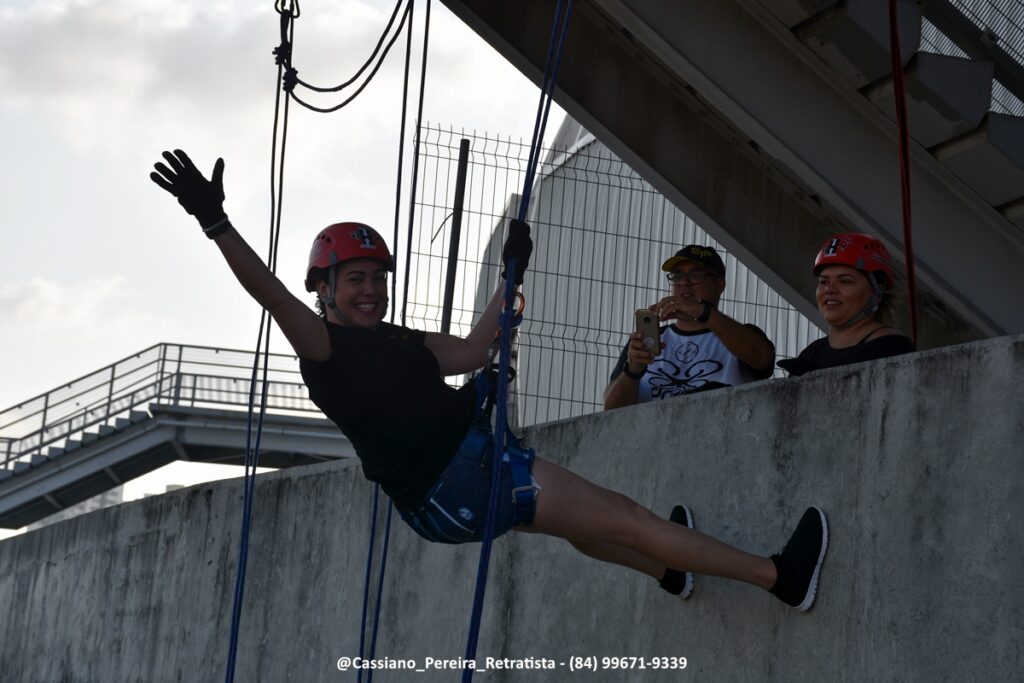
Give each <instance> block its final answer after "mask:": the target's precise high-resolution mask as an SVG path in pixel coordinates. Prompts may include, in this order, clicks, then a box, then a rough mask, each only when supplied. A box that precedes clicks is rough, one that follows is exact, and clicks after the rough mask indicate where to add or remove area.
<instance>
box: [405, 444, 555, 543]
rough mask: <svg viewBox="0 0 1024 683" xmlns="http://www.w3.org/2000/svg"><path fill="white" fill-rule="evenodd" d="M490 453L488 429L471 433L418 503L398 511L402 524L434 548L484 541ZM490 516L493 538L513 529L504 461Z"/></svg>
mask: <svg viewBox="0 0 1024 683" xmlns="http://www.w3.org/2000/svg"><path fill="white" fill-rule="evenodd" d="M492 453H494V436H493V435H492V434H491V430H490V428H489V427H484V426H479V425H473V426H472V427H470V428H469V432H468V433H467V434H466V438H465V439H463V441H462V444H461V445H460V446H459V450H458V451H456V453H455V455H454V456H453V457H452V460H451V462H450V463H448V466H447V467H446V468H445V470H444V471H443V472H442V473H441V476H440V477H438V479H437V482H436V483H435V484H434V486H433V487H431V489H430V490H429V491H428V492H427V495H426V496H424V498H423V502H422V503H421V504H420V505H418V506H416V507H414V508H412V509H411V510H399V511H398V512H399V514H400V515H401V516H402V519H404V520H405V523H406V524H408V525H409V526H411V527H412V529H413V531H415V532H416V533H417V534H419V535H420V536H422V537H423V538H425V539H427V540H428V541H433V542H435V543H469V542H472V541H481V540H483V536H484V524H485V522H486V518H487V505H488V499H489V497H490V493H491V470H492V467H493V464H494V458H493V457H492ZM528 453H529V460H530V468H531V470H532V469H533V457H534V453H533V450H532V449H528ZM506 458H507V456H506ZM534 487H535V488H536V484H534ZM495 515H496V517H495V520H494V538H497V537H498V536H501V535H502V534H504V533H505V532H506V531H508V530H509V529H511V528H512V472H511V468H510V466H509V464H508V462H507V460H506V461H504V462H502V463H501V483H500V485H499V488H498V506H497V509H496V510H495Z"/></svg>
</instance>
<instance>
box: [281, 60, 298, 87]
mask: <svg viewBox="0 0 1024 683" xmlns="http://www.w3.org/2000/svg"><path fill="white" fill-rule="evenodd" d="M281 80H282V82H283V87H284V91H285V92H287V93H290V92H291V91H293V90H295V84H296V83H298V82H299V71H298V69H294V68H292V67H290V66H289V67H288V68H287V69H285V70H284V77H283V78H282V79H281Z"/></svg>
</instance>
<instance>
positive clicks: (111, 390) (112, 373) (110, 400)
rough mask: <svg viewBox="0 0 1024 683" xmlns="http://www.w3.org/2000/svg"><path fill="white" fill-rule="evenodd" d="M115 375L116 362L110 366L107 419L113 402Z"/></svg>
mask: <svg viewBox="0 0 1024 683" xmlns="http://www.w3.org/2000/svg"><path fill="white" fill-rule="evenodd" d="M116 376H117V364H114V365H111V366H110V388H109V389H107V416H106V417H107V419H109V418H110V406H111V405H113V403H114V377H116Z"/></svg>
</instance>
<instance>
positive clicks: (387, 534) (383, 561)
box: [366, 500, 394, 683]
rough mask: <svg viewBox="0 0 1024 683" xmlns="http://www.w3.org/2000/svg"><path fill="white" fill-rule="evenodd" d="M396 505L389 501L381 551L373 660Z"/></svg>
mask: <svg viewBox="0 0 1024 683" xmlns="http://www.w3.org/2000/svg"><path fill="white" fill-rule="evenodd" d="M392 510H394V506H393V505H392V504H391V501H390V500H389V501H388V516H387V518H386V519H385V521H384V547H383V548H382V549H381V551H380V576H379V578H378V579H377V604H376V606H375V608H374V612H373V636H372V637H371V638H370V655H369V659H370V660H371V661H372V660H374V659H376V657H377V627H378V626H379V624H380V603H381V599H382V598H383V597H384V570H385V569H386V568H387V564H388V542H389V541H390V540H391V512H392ZM371 681H373V669H370V670H369V673H367V674H366V683H370V682H371Z"/></svg>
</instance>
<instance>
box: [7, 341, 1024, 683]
mask: <svg viewBox="0 0 1024 683" xmlns="http://www.w3.org/2000/svg"><path fill="white" fill-rule="evenodd" d="M1022 377H1024V337H1016V338H1001V339H995V340H989V341H985V342H978V343H973V344H970V345H965V346H958V347H950V348H945V349H940V350H935V351H930V352H927V353H922V354H918V355H915V356H911V357H906V358H902V359H890V360H888V361H883V362H879V363H877V364H864V365H857V366H850V367H847V368H837V369H834V370H831V371H827V372H822V373H819V374H817V375H814V376H809V377H805V378H801V379H789V380H772V381H769V382H766V383H762V384H758V385H751V386H748V387H742V388H739V389H733V390H725V391H717V392H711V393H708V394H705V395H698V396H693V397H689V398H684V399H678V400H673V401H666V402H664V403H661V404H658V405H645V406H638V407H634V408H628V409H624V410H619V411H615V412H612V413H606V414H598V415H591V416H588V417H584V418H579V419H575V420H572V421H567V422H560V423H554V424H549V425H545V426H541V427H538V428H535V429H532V430H531V431H530V432H529V434H528V437H529V441H530V443H531V444H532V445H534V446H535V447H537V448H538V449H539V451H540V452H541V453H542V454H544V455H545V456H546V457H549V458H553V459H555V460H557V461H559V462H563V463H566V464H568V465H569V466H570V467H571V468H572V469H574V470H576V471H578V472H580V473H582V474H584V475H585V476H587V477H589V478H591V479H593V480H595V481H597V482H599V483H603V484H606V485H608V486H611V487H612V488H615V489H618V490H621V491H624V492H626V493H628V494H629V495H631V496H633V497H635V498H636V499H637V500H639V501H642V502H644V503H646V504H649V505H650V506H652V507H653V508H654V509H655V510H657V511H660V512H662V513H667V512H668V510H669V509H670V508H671V506H672V505H673V504H675V503H677V502H686V503H687V504H688V505H690V506H691V507H692V508H693V510H694V512H695V516H696V523H697V527H698V528H699V529H700V530H702V531H705V532H707V533H710V534H712V535H715V536H718V537H721V538H723V539H725V540H727V541H730V542H732V543H735V544H738V545H739V546H741V547H743V548H746V549H749V550H751V551H758V552H764V553H767V552H772V551H775V550H777V549H778V547H779V546H780V545H781V544H782V543H783V542H784V540H785V537H786V535H787V532H788V529H789V528H790V527H791V525H792V524H793V522H794V521H795V520H796V518H797V517H798V515H799V514H800V512H801V511H802V509H803V508H804V507H805V506H806V505H808V504H811V503H816V504H819V505H821V506H822V507H824V508H825V509H826V510H827V511H828V513H829V515H830V520H831V527H832V545H831V547H830V550H829V556H828V559H827V561H826V564H825V567H824V570H823V573H822V582H821V589H820V595H819V599H818V602H817V604H816V605H815V607H814V609H813V610H812V611H811V612H810V613H808V614H797V613H793V612H791V611H790V610H788V609H786V608H784V607H783V606H782V605H781V603H779V602H777V601H776V600H774V599H773V598H771V597H770V596H769V595H767V594H765V593H763V592H761V591H759V590H757V589H754V588H752V587H749V586H745V585H740V584H735V583H731V582H728V581H725V580H720V579H713V578H706V577H698V579H697V588H696V592H695V595H694V597H693V598H692V599H690V600H689V601H687V602H685V603H680V602H679V601H678V600H677V599H675V598H672V597H670V596H668V595H667V594H666V593H664V592H662V591H661V590H659V589H658V587H657V585H656V583H655V582H654V581H652V580H650V579H647V578H645V577H641V576H633V575H630V574H629V573H628V572H627V571H626V570H623V569H620V568H617V567H613V566H606V565H601V564H598V563H596V562H594V561H592V560H588V559H586V558H583V557H582V556H579V555H577V554H576V553H575V552H574V551H573V550H572V549H571V548H570V547H569V546H568V545H567V544H565V543H563V542H560V541H557V540H554V539H550V538H543V537H534V536H530V535H517V534H512V535H510V536H508V537H505V538H503V539H501V540H500V541H498V542H497V543H496V544H495V553H494V556H493V565H492V572H491V578H490V583H489V590H488V597H487V608H486V609H485V612H484V626H483V629H482V635H481V641H480V650H479V655H480V658H481V659H482V658H483V657H484V656H499V657H511V658H527V657H534V658H542V657H549V658H552V659H556V660H559V661H567V660H568V658H569V657H570V656H574V655H580V656H588V655H596V656H598V657H600V656H603V655H632V656H640V655H644V656H648V657H650V656H685V657H687V658H688V669H687V670H686V672H685V674H684V675H673V674H655V673H652V672H649V671H648V672H635V673H633V674H630V675H623V674H622V673H621V672H610V671H606V672H603V673H598V674H594V673H576V674H571V673H569V672H567V671H566V670H565V669H561V670H556V671H554V672H547V673H545V672H537V671H524V672H518V673H488V674H478V676H477V680H484V681H486V680H502V681H504V680H507V681H536V680H541V681H562V680H571V679H574V678H575V679H580V680H593V681H619V680H635V681H650V680H655V681H657V680H666V681H667V680H677V679H679V680H688V679H690V678H693V679H696V680H722V681H738V680H783V681H824V680H828V681H834V680H839V681H842V680H849V681H862V680H883V681H884V680H900V681H934V680H951V681H952V680H957V681H959V680H1010V679H1016V678H1018V677H1019V676H1020V671H1022V670H1024V653H1022V650H1021V648H1022V643H1024V628H1022V621H1021V618H1020V615H1021V614H1022V613H1024V590H1022V588H1024V586H1022V575H1024V570H1022V568H1021V565H1022V559H1024V524H1022V522H1024V490H1022V488H1024V485H1022V479H1024V478H1022V476H1021V475H1022V473H1024V472H1022V470H1024V466H1022V456H1024V447H1022V443H1024V389H1022V385H1021V378H1022ZM370 492H371V491H370V487H369V486H368V485H367V484H366V483H365V482H364V481H363V480H362V479H361V477H360V476H359V471H358V469H341V465H340V464H337V463H332V464H327V465H319V466H314V467H309V468H303V469H297V470H291V471H288V472H280V473H274V474H270V475H264V476H261V477H260V479H259V483H258V485H257V488H256V496H257V498H256V515H255V521H254V530H253V534H252V545H251V556H250V563H249V574H248V582H247V584H246V594H245V610H244V615H243V628H242V635H241V642H240V648H239V657H238V678H237V680H244V681H275V682H276V681H320V680H325V681H326V680H352V678H353V673H352V672H348V673H345V674H342V673H339V672H338V671H337V670H336V669H335V661H336V660H337V658H339V657H341V656H343V655H349V656H353V655H355V654H356V653H357V650H358V642H359V633H358V625H359V610H360V605H361V597H362V588H363V573H364V570H365V560H366V549H365V543H366V536H367V526H368V524H369V501H370ZM239 506H240V488H239V486H238V482H237V481H232V482H222V483H216V484H209V485H203V486H197V487H193V488H191V489H186V490H183V491H177V492H174V493H170V494H166V495H164V496H160V497H158V498H154V499H147V500H144V501H139V502H136V503H130V504H126V505H122V506H119V507H117V508H112V509H107V510H102V511H98V512H95V513H92V514H89V515H86V516H84V517H80V518H77V519H73V520H70V521H67V522H64V523H61V524H57V525H54V526H51V527H47V528H45V529H40V530H38V531H35V532H32V533H28V534H26V535H24V536H20V537H15V538H12V539H9V540H6V541H4V542H2V543H0V605H2V606H3V610H4V613H5V618H4V620H3V623H2V626H0V667H2V668H3V672H2V674H0V679H2V680H5V681H104V682H106V681H179V680H180V681H200V680H202V681H208V680H217V679H220V678H223V671H224V658H225V653H226V650H227V638H228V632H229V625H230V605H231V594H232V590H233V581H234V563H235V558H236V555H237V538H238V527H239V512H238V510H239ZM396 522H397V525H396V527H395V529H394V532H393V537H392V547H391V553H390V561H389V566H388V574H387V582H386V583H387V585H386V592H385V597H384V606H383V611H382V617H381V632H380V633H381V635H380V643H379V644H378V648H377V654H378V656H379V657H392V658H415V659H417V660H418V662H419V663H420V664H422V663H423V661H424V658H425V657H427V656H432V657H435V658H445V657H450V658H457V657H459V656H460V655H461V654H462V652H463V649H464V642H465V635H466V630H467V624H468V620H469V609H470V604H471V599H472V590H473V577H474V575H475V571H476V564H477V553H478V547H476V546H472V547H460V548H453V547H447V546H440V545H431V544H428V543H426V542H424V541H421V540H420V539H419V538H418V537H416V536H414V535H413V534H412V532H411V531H409V530H408V529H406V528H405V527H404V526H403V525H401V523H400V522H398V521H397V520H396ZM457 678H458V674H457V673H455V672H447V673H440V672H432V673H428V674H417V675H414V674H410V673H408V672H404V671H377V672H376V674H375V676H374V679H375V680H378V681H405V680H414V681H434V680H439V681H453V680H457Z"/></svg>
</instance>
